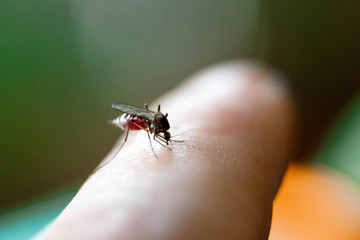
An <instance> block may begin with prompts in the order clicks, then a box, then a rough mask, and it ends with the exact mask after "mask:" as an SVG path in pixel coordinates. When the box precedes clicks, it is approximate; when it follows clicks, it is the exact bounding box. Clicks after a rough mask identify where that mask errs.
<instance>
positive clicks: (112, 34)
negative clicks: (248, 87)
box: [0, 0, 360, 208]
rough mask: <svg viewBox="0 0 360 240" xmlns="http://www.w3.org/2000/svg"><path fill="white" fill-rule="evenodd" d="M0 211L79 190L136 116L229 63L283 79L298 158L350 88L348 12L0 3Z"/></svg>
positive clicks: (319, 5) (307, 7)
mask: <svg viewBox="0 0 360 240" xmlns="http://www.w3.org/2000/svg"><path fill="white" fill-rule="evenodd" d="M1 5H2V7H1V8H0V19H1V21H0V26H1V28H0V29H1V37H0V53H1V54H0V109H1V118H0V136H1V137H0V149H1V152H0V154H1V168H0V176H1V181H0V189H1V190H2V192H3V194H2V197H1V198H0V208H3V207H5V206H7V205H10V204H15V203H18V202H21V201H24V200H27V199H29V198H31V197H34V196H36V195H39V194H43V193H46V192H49V191H53V190H56V189H58V188H60V187H62V186H64V185H69V184H73V183H74V182H79V181H81V180H84V179H85V178H86V176H87V175H88V174H89V173H90V172H91V171H92V169H93V168H94V167H95V166H96V165H97V164H98V162H99V161H100V160H101V159H102V157H103V156H104V155H105V154H106V153H107V152H108V151H109V149H110V148H111V147H112V145H113V143H114V142H115V140H116V138H117V137H118V135H119V134H120V131H118V129H116V128H113V127H112V126H109V125H108V124H107V123H106V120H108V119H110V118H113V117H115V116H116V115H117V113H116V112H113V111H112V110H111V107H110V106H111V104H112V103H113V102H124V103H131V104H134V105H140V106H141V105H142V104H143V103H144V102H150V101H151V100H153V99H155V98H156V97H157V96H159V95H160V94H162V93H163V92H165V91H167V90H169V89H171V88H172V87H174V86H176V84H177V83H178V82H180V81H181V80H182V79H184V78H185V77H186V76H188V75H189V74H191V73H193V72H194V71H197V70H199V69H200V68H202V67H205V66H207V65H209V64H213V63H217V62H220V61H222V60H227V59H234V58H252V59H260V60H262V61H265V62H266V63H268V64H269V65H270V66H272V67H275V68H276V69H279V70H281V71H283V72H284V73H285V75H286V76H287V77H288V79H289V84H290V86H291V88H292V90H293V91H294V93H295V95H296V101H297V103H298V106H299V109H300V115H301V123H300V127H301V128H300V133H301V134H302V135H301V140H300V141H299V142H300V146H301V149H300V153H301V154H302V156H305V155H307V154H310V153H311V152H312V151H313V150H314V149H315V147H316V146H317V144H318V143H319V141H320V140H321V136H322V134H323V133H324V131H325V130H326V129H327V127H328V126H329V124H330V123H331V122H332V120H333V119H334V116H335V115H336V114H337V112H338V111H339V110H340V109H341V107H342V106H343V105H344V104H345V103H346V102H347V101H348V99H349V98H350V97H351V96H352V95H353V94H354V93H355V92H356V91H357V90H358V88H359V82H360V81H359V71H360V68H359V67H358V61H357V57H358V56H359V55H360V46H359V44H358V43H359V42H360V32H359V29H360V21H359V20H360V19H359V16H360V15H359V14H358V9H359V5H360V3H358V2H356V1H349V0H346V1H334V0H331V1H325V0H318V1H310V0H307V1H285V0H280V1H265V0H263V1H254V0H241V1H235V0H225V1H224V0H223V1H218V0H208V1H195V2H194V1H190V0H185V1H145V2H142V1H134V0H121V1H115V0H106V1H101V2H100V1H92V0H90V1H69V0H62V1H50V2H49V1H44V0H31V1H25V2H24V1H19V0H15V1H9V0H5V1H2V4H1Z"/></svg>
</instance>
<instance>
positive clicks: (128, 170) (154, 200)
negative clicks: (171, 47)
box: [47, 62, 292, 239]
mask: <svg viewBox="0 0 360 240" xmlns="http://www.w3.org/2000/svg"><path fill="white" fill-rule="evenodd" d="M158 103H161V107H162V111H163V112H164V113H166V112H167V113H169V116H168V120H169V122H170V126H171V128H170V132H171V133H172V134H173V135H177V134H179V133H182V132H186V131H188V130H190V131H188V132H186V133H184V134H183V135H180V136H178V137H174V139H179V140H184V142H174V143H173V145H172V146H171V148H172V151H169V150H168V149H166V148H164V147H162V146H160V145H159V144H157V143H156V142H153V147H154V150H155V152H156V153H157V155H158V156H159V157H158V158H157V157H156V156H154V154H153V153H152V151H151V149H150V146H149V142H148V138H147V137H146V133H145V132H144V131H137V132H130V135H129V139H128V142H127V143H126V144H125V145H124V147H123V148H122V149H121V151H120V152H119V153H118V154H117V155H116V157H115V158H114V159H112V160H111V161H110V162H109V164H107V165H105V166H104V167H103V168H101V169H100V170H99V171H97V172H96V173H95V174H93V175H92V176H91V177H90V178H89V179H88V180H87V181H86V182H85V184H84V185H83V187H82V188H81V189H80V191H79V192H78V193H77V195H76V196H75V197H74V199H73V200H72V201H71V203H70V204H69V205H68V206H67V208H66V209H65V210H64V211H63V213H62V214H61V215H60V216H59V217H58V219H57V220H56V222H55V223H54V225H53V227H52V228H51V230H50V232H49V234H48V235H47V239H267V237H268V233H269V229H270V221H271V213H272V201H273V198H274V196H275V194H276V192H277V189H278V187H279V184H280V182H281V179H282V176H283V173H284V171H285V169H286V165H287V156H288V153H289V149H290V147H291V131H292V127H291V125H292V114H291V112H292V107H291V102H290V99H289V96H288V93H287V91H286V89H285V88H284V87H283V85H282V82H280V81H279V80H278V78H277V76H276V75H273V73H271V72H269V70H267V69H265V68H262V67H260V66H258V65H256V64H250V63H245V62H229V63H225V64H222V65H218V66H215V67H212V68H209V69H207V70H205V71H203V72H201V73H199V74H196V75H194V76H192V77H191V78H190V79H189V80H187V81H185V82H184V83H182V84H181V85H180V86H179V87H177V88H176V89H175V90H173V91H171V92H169V93H167V94H166V95H165V96H163V97H161V98H160V99H158V100H157V101H156V102H155V105H156V104H158ZM150 108H151V109H155V108H154V106H150ZM122 141H123V139H121V140H120V141H119V143H118V144H117V146H115V147H114V149H113V151H112V152H110V153H109V155H108V157H107V158H106V159H105V161H106V160H109V159H111V158H112V157H113V154H114V153H115V152H116V150H117V147H118V146H119V145H120V143H121V142H122Z"/></svg>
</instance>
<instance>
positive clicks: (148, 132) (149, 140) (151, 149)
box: [146, 131, 159, 158]
mask: <svg viewBox="0 0 360 240" xmlns="http://www.w3.org/2000/svg"><path fill="white" fill-rule="evenodd" d="M146 133H147V135H148V138H149V142H150V147H151V150H152V151H153V153H154V154H155V156H156V157H157V158H159V157H158V155H156V153H155V151H154V148H153V146H152V143H151V138H150V134H149V131H146Z"/></svg>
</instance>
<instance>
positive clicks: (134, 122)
mask: <svg viewBox="0 0 360 240" xmlns="http://www.w3.org/2000/svg"><path fill="white" fill-rule="evenodd" d="M129 125H130V126H129ZM119 126H120V127H121V128H122V129H124V130H126V129H127V128H128V127H130V130H144V129H146V125H145V122H144V120H143V119H141V118H139V117H136V116H135V117H134V116H132V115H130V114H126V113H125V114H123V115H122V116H121V118H120V123H119Z"/></svg>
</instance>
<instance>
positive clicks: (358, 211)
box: [269, 164, 360, 240]
mask: <svg viewBox="0 0 360 240" xmlns="http://www.w3.org/2000/svg"><path fill="white" fill-rule="evenodd" d="M349 184H350V182H349V181H348V180H345V178H343V177H341V176H340V174H335V173H334V172H332V171H329V170H328V169H327V168H325V167H322V166H316V167H315V166H313V165H305V164H303V165H292V166H290V168H289V170H288V172H287V173H286V176H285V178H284V182H283V184H282V186H281V189H280V191H279V193H278V195H277V197H276V199H275V201H274V213H273V222H272V227H271V232H270V237H269V239H270V240H283V239H284V240H285V239H286V240H288V239H291V240H303V239H304V240H305V239H306V240H308V239H326V240H333V239H334V240H335V239H336V240H339V239H342V240H359V239H360V198H359V195H357V194H358V192H356V191H359V188H358V189H356V190H355V188H354V185H353V188H350V185H349Z"/></svg>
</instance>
